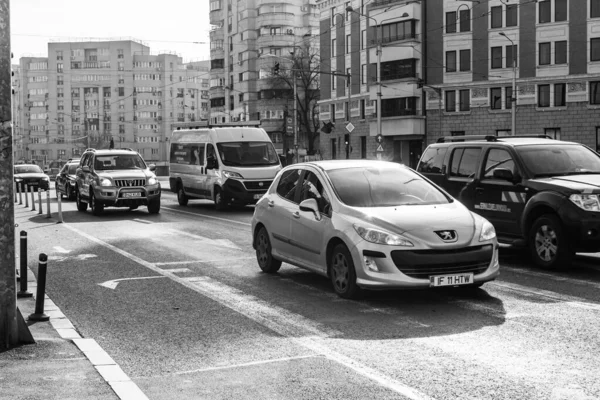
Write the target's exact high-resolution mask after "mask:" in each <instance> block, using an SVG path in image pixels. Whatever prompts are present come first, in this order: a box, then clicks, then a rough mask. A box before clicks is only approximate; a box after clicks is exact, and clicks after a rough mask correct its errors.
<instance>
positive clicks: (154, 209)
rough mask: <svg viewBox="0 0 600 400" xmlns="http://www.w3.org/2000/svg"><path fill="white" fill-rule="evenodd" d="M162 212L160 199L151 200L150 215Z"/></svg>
mask: <svg viewBox="0 0 600 400" xmlns="http://www.w3.org/2000/svg"><path fill="white" fill-rule="evenodd" d="M159 212H160V199H155V200H151V201H150V203H148V213H150V214H158V213H159Z"/></svg>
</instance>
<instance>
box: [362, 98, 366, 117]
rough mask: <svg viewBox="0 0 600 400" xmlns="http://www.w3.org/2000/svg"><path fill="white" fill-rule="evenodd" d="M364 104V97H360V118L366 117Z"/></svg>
mask: <svg viewBox="0 0 600 400" xmlns="http://www.w3.org/2000/svg"><path fill="white" fill-rule="evenodd" d="M366 115H367V113H366V105H365V99H362V100H361V101H360V119H365V118H366Z"/></svg>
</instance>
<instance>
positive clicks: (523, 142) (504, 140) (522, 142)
mask: <svg viewBox="0 0 600 400" xmlns="http://www.w3.org/2000/svg"><path fill="white" fill-rule="evenodd" d="M463 137H464V138H465V139H464V140H461V139H460V138H463ZM486 138H487V137H486ZM490 138H493V139H485V138H483V139H475V138H473V139H469V137H468V136H454V137H453V138H452V139H453V140H451V141H447V142H446V141H441V142H437V143H435V144H432V145H431V146H432V147H434V146H435V147H443V146H449V145H452V144H458V145H462V144H465V143H469V144H475V143H477V144H486V145H503V146H511V147H518V146H531V145H543V146H563V145H567V144H577V145H580V143H576V142H567V141H563V140H555V139H552V138H541V137H535V136H529V137H528V136H520V137H516V136H515V137H510V136H502V137H494V136H490ZM438 145H439V146H438Z"/></svg>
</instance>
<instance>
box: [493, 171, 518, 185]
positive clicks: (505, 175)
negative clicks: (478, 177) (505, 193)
mask: <svg viewBox="0 0 600 400" xmlns="http://www.w3.org/2000/svg"><path fill="white" fill-rule="evenodd" d="M494 179H502V180H504V181H509V182H514V180H515V176H514V175H513V173H512V171H511V170H510V169H506V168H496V169H495V170H494Z"/></svg>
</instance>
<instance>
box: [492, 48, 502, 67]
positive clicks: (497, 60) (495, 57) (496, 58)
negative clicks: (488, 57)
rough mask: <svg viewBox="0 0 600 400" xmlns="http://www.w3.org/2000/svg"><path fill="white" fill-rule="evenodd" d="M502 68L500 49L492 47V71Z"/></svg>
mask: <svg viewBox="0 0 600 400" xmlns="http://www.w3.org/2000/svg"><path fill="white" fill-rule="evenodd" d="M496 68H502V47H501V46H499V47H492V69H496Z"/></svg>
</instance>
